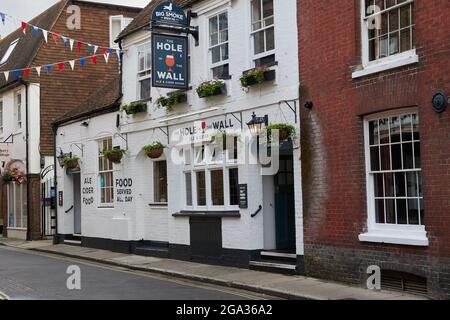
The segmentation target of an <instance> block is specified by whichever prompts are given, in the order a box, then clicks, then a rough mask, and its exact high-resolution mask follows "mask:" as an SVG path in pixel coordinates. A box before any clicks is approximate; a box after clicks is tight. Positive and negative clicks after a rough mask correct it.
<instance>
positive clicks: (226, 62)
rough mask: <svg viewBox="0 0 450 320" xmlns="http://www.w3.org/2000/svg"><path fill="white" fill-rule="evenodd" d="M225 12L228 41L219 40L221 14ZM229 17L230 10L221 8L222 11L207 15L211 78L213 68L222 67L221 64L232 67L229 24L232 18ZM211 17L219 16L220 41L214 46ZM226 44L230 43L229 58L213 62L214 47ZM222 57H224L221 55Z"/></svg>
mask: <svg viewBox="0 0 450 320" xmlns="http://www.w3.org/2000/svg"><path fill="white" fill-rule="evenodd" d="M223 13H226V15H227V26H228V27H227V29H226V30H227V41H224V42H219V41H220V39H219V38H220V32H219V16H220V15H221V14H223ZM229 17H230V15H229V12H228V10H221V11H219V12H216V13H213V14H211V15H209V16H208V17H207V21H208V22H207V23H208V62H209V74H210V77H211V78H212V77H213V69H214V68H217V67H221V66H224V65H226V64H228V70H230V69H229V68H230V24H229V23H230V20H229ZM211 18H217V28H218V33H217V34H218V38H217V41H218V43H217V44H216V45H214V46H212V45H211V29H210V23H209V22H210V19H211ZM225 44H227V45H228V59H226V60H220V61H219V62H216V63H213V62H212V49H214V48H216V47H220V46H223V45H225ZM220 59H222V57H220Z"/></svg>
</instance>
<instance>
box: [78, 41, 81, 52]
mask: <svg viewBox="0 0 450 320" xmlns="http://www.w3.org/2000/svg"><path fill="white" fill-rule="evenodd" d="M77 49H78V52H81V42H80V41H78V43H77Z"/></svg>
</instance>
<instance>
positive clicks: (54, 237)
mask: <svg viewBox="0 0 450 320" xmlns="http://www.w3.org/2000/svg"><path fill="white" fill-rule="evenodd" d="M52 132H53V163H54V164H53V172H54V173H53V174H54V179H53V181H54V187H55V195H56V204H55V234H54V236H53V244H58V243H59V239H58V207H59V204H58V174H57V172H56V171H57V170H58V159H57V158H56V136H57V133H58V125H57V124H53V125H52Z"/></svg>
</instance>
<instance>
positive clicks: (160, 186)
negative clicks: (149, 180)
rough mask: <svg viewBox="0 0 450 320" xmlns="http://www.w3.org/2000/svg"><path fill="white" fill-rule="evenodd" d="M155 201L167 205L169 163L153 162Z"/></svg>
mask: <svg viewBox="0 0 450 320" xmlns="http://www.w3.org/2000/svg"><path fill="white" fill-rule="evenodd" d="M153 183H154V187H153V190H154V201H155V202H160V203H167V202H168V198H167V162H166V161H155V162H153Z"/></svg>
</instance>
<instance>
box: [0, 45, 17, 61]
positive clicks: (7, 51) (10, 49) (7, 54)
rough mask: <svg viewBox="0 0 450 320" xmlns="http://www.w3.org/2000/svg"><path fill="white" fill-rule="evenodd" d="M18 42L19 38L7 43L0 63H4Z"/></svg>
mask: <svg viewBox="0 0 450 320" xmlns="http://www.w3.org/2000/svg"><path fill="white" fill-rule="evenodd" d="M18 43H19V39H16V40H14V41H12V42H11V43H10V44H9V47H8V50H6V52H5V54H4V55H3V57H2V59H1V60H0V65H2V64H5V63H6V62H7V61H8V59H9V57H10V56H11V54H12V53H13V51H14V49H15V48H16V46H17V44H18Z"/></svg>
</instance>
